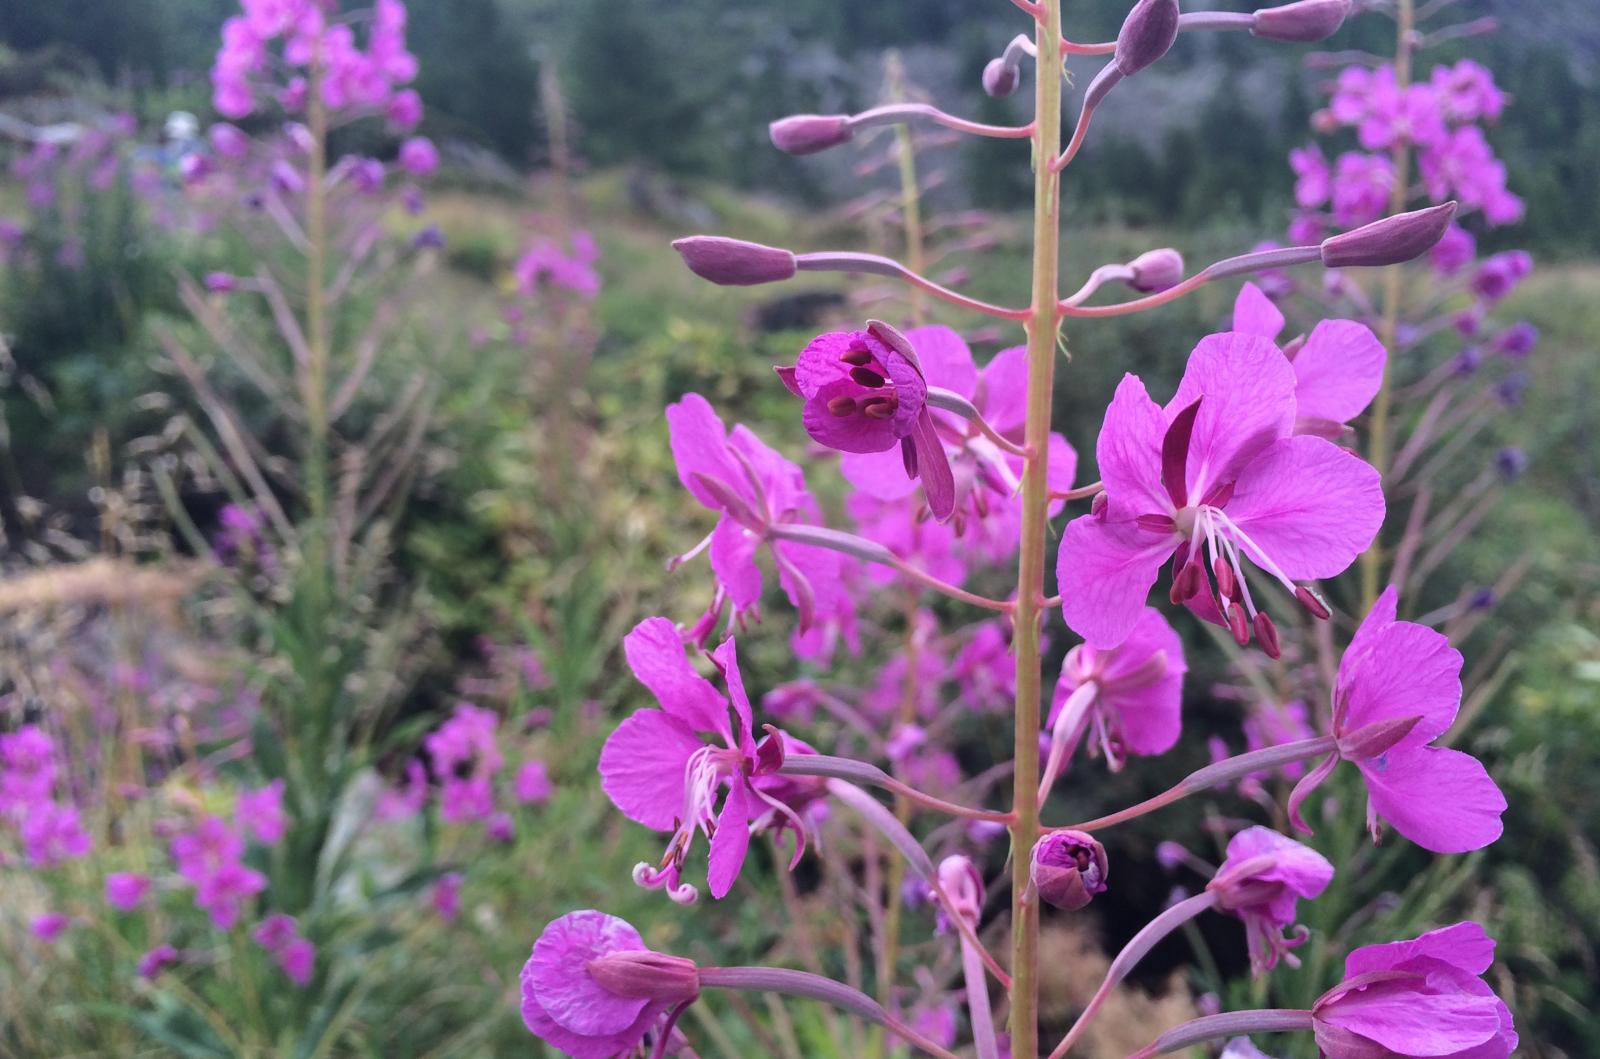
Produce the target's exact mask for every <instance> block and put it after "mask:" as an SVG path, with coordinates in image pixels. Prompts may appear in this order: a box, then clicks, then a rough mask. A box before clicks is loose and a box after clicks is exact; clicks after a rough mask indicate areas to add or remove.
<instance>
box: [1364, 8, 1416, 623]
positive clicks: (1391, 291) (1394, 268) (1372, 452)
mask: <svg viewBox="0 0 1600 1059" xmlns="http://www.w3.org/2000/svg"><path fill="white" fill-rule="evenodd" d="M1415 28H1416V10H1415V7H1414V0H1397V2H1396V6H1395V54H1394V79H1395V85H1396V87H1397V88H1398V90H1399V91H1400V92H1404V91H1405V90H1406V89H1407V88H1408V87H1409V86H1410V85H1411V34H1412V32H1413V31H1414V30H1415ZM1389 156H1390V161H1391V162H1392V163H1393V166H1394V188H1393V190H1392V191H1391V192H1390V195H1389V212H1390V213H1391V214H1395V213H1404V212H1405V208H1406V197H1407V193H1408V187H1407V185H1409V184H1410V182H1411V148H1410V146H1409V145H1408V144H1407V143H1406V141H1405V139H1404V138H1403V137H1397V138H1396V139H1395V142H1394V146H1393V148H1391V149H1390V152H1389ZM1404 275H1405V266H1403V265H1390V266H1389V267H1388V268H1387V269H1386V270H1385V271H1384V274H1383V320H1382V321H1381V322H1380V324H1379V326H1378V339H1379V341H1381V342H1382V343H1383V348H1384V349H1386V350H1388V351H1389V355H1388V356H1387V357H1386V358H1385V359H1384V364H1383V383H1382V385H1380V386H1379V387H1378V396H1377V399H1376V400H1374V401H1373V404H1372V425H1371V427H1370V436H1369V438H1368V443H1367V462H1369V463H1371V464H1372V466H1374V467H1376V468H1377V470H1378V473H1379V474H1387V473H1388V469H1389V466H1388V465H1389V448H1390V439H1389V427H1390V422H1389V420H1390V408H1391V406H1392V404H1393V402H1394V364H1395V360H1396V356H1395V354H1396V353H1397V352H1398V351H1397V350H1396V349H1395V339H1396V337H1397V336H1398V335H1399V333H1400V308H1401V301H1402V298H1403V296H1404V288H1403V286H1402V283H1401V280H1402V279H1403V277H1404ZM1381 541H1382V538H1381V535H1380V537H1379V538H1378V539H1375V540H1373V542H1372V546H1371V547H1370V548H1368V549H1367V550H1366V551H1365V552H1363V553H1362V555H1361V613H1363V614H1365V613H1366V612H1367V611H1369V610H1371V609H1372V603H1373V601H1374V600H1376V599H1377V598H1378V581H1379V576H1380V573H1381V569H1382V564H1383V545H1382V543H1381Z"/></svg>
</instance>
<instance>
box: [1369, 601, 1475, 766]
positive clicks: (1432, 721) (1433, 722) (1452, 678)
mask: <svg viewBox="0 0 1600 1059" xmlns="http://www.w3.org/2000/svg"><path fill="white" fill-rule="evenodd" d="M1365 659H1366V660H1365V661H1364V662H1363V663H1362V665H1361V666H1360V667H1359V669H1357V670H1356V671H1355V672H1352V673H1351V674H1350V677H1349V684H1348V685H1347V686H1346V690H1345V695H1346V701H1348V703H1349V707H1348V712H1347V713H1346V714H1345V719H1344V724H1343V728H1344V730H1345V731H1347V732H1350V731H1355V730H1356V729H1358V728H1362V727H1365V726H1366V725H1369V724H1374V723H1376V722H1378V721H1388V720H1394V719H1396V718H1401V717H1415V716H1420V717H1421V718H1422V720H1421V721H1419V722H1418V723H1417V726H1416V727H1415V728H1413V729H1412V730H1411V731H1410V733H1409V734H1407V735H1406V737H1405V738H1404V739H1402V740H1401V741H1400V742H1399V743H1397V744H1396V745H1395V746H1394V748H1393V749H1396V750H1404V749H1407V748H1409V747H1415V746H1423V745H1424V744H1427V743H1431V742H1433V741H1434V740H1435V739H1437V738H1439V736H1441V735H1443V734H1444V733H1445V730H1446V729H1448V728H1449V727H1450V725H1451V724H1452V723H1453V722H1454V721H1455V719H1456V711H1457V710H1458V709H1459V708H1460V706H1461V652H1459V651H1457V650H1456V649H1455V648H1453V647H1451V646H1450V641H1449V640H1448V639H1446V638H1445V636H1444V635H1443V634H1441V633H1438V632H1435V631H1434V630H1432V629H1430V628H1428V627H1427V626H1425V625H1417V624H1414V623H1412V622H1409V621H1400V622H1395V623H1394V624H1392V625H1387V626H1385V627H1384V628H1383V629H1382V630H1381V631H1379V632H1378V633H1376V634H1375V635H1374V636H1373V638H1372V640H1371V643H1370V653H1368V654H1367V655H1366V656H1365Z"/></svg>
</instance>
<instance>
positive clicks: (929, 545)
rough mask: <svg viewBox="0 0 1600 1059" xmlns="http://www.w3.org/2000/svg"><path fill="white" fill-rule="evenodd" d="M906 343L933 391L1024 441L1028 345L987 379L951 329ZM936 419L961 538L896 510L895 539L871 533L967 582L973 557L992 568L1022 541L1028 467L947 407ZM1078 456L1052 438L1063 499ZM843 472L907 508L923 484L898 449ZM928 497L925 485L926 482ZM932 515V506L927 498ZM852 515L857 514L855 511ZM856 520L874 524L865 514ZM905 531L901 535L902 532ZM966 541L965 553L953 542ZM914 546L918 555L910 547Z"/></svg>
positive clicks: (853, 459) (916, 335)
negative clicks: (964, 403) (955, 571)
mask: <svg viewBox="0 0 1600 1059" xmlns="http://www.w3.org/2000/svg"><path fill="white" fill-rule="evenodd" d="M906 338H907V340H908V341H909V342H910V344H911V345H913V346H915V347H916V349H917V354H918V359H919V361H920V363H921V369H922V373H923V377H924V378H925V379H926V381H927V383H928V385H931V386H937V387H939V388H940V389H943V390H948V391H950V392H951V393H953V394H955V395H957V396H958V397H962V398H965V399H966V400H968V401H970V402H972V404H973V406H974V407H975V408H976V409H977V410H978V412H979V414H980V415H982V416H983V418H984V420H985V421H986V422H987V423H988V424H989V426H990V427H991V428H992V429H993V430H994V432H995V433H997V434H999V435H1000V436H1001V437H1003V438H1005V439H1006V440H1007V441H1011V442H1014V443H1017V444H1021V442H1022V433H1023V425H1024V423H1025V421H1026V419H1027V406H1026V398H1027V392H1028V351H1027V349H1026V348H1024V347H1022V346H1017V347H1014V348H1012V349H1006V350H1002V351H1000V352H999V353H997V354H995V356H994V359H992V360H991V361H990V362H989V363H988V364H987V365H985V366H984V368H983V370H982V371H981V372H980V371H979V370H978V367H977V364H976V363H975V362H974V360H973V357H972V350H971V349H970V348H969V347H968V346H967V343H966V342H965V341H964V340H963V339H962V338H961V336H960V335H958V334H956V332H954V331H952V330H951V329H950V328H948V327H943V326H938V325H935V326H931V327H918V328H915V329H913V330H911V331H908V332H907V333H906ZM930 415H931V419H932V421H933V424H934V429H935V433H936V435H937V437H938V439H939V442H940V443H941V445H942V446H943V451H944V454H945V458H946V461H947V462H948V464H949V466H950V469H951V473H952V475H953V477H954V489H955V493H954V498H953V504H952V509H953V511H954V517H953V518H952V519H951V524H952V526H953V528H954V530H955V531H956V532H955V536H954V537H952V536H951V535H950V534H948V533H941V532H939V530H937V529H932V530H925V529H923V528H919V527H914V526H910V525H907V523H908V522H909V521H910V520H908V519H906V518H905V517H904V513H903V511H902V512H899V513H898V517H896V512H894V511H889V512H887V513H886V517H884V518H883V522H885V523H887V524H885V525H882V526H875V527H873V530H880V529H881V530H882V531H884V532H887V533H890V534H891V535H892V537H891V539H889V540H885V539H883V538H880V537H879V536H878V535H877V533H876V532H874V531H866V533H867V536H869V537H871V538H872V539H873V540H876V541H879V543H882V544H884V545H885V546H887V547H889V548H890V550H892V551H894V552H895V553H896V554H898V555H901V556H902V557H905V558H910V557H911V556H912V555H913V554H915V555H916V556H917V557H918V558H919V560H920V559H922V558H923V557H926V558H928V559H929V560H932V561H938V560H940V559H942V560H944V561H945V562H947V563H949V564H951V565H953V566H956V567H959V568H960V571H961V572H960V574H959V576H954V577H951V576H947V573H946V572H945V571H942V570H935V569H933V568H932V567H924V569H928V570H929V572H930V573H933V574H934V575H935V576H937V577H942V578H944V579H945V580H950V581H954V582H955V583H958V584H959V583H960V582H961V581H963V580H965V566H966V559H967V555H966V554H965V553H969V552H970V553H972V554H973V556H974V557H977V558H981V559H985V560H988V561H991V562H1004V561H1005V560H1007V559H1009V558H1011V556H1012V555H1014V554H1016V549H1017V541H1018V539H1019V537H1020V531H1021V526H1022V504H1021V501H1020V499H1019V495H1018V494H1019V492H1020V486H1021V481H1022V467H1023V461H1022V458H1021V457H1020V456H1015V455H1012V454H1011V453H1008V452H1005V451H1003V450H1002V449H1001V448H1000V447H999V446H997V445H996V444H995V443H994V442H993V441H991V440H990V439H989V438H987V437H985V436H984V434H983V432H982V431H981V430H980V429H979V428H978V426H977V425H976V424H974V423H972V422H969V421H968V420H966V419H963V418H962V417H960V416H958V415H955V414H954V413H951V412H946V411H943V410H939V409H936V410H932V411H931V413H930ZM1077 469H1078V454H1077V453H1076V452H1074V451H1073V449H1072V446H1071V445H1069V444H1067V440H1066V438H1064V437H1062V436H1061V435H1060V434H1051V435H1050V467H1049V482H1050V488H1051V490H1053V491H1056V492H1065V491H1067V490H1069V489H1071V488H1072V481H1073V478H1074V476H1075V475H1076V474H1077ZM839 470H840V473H842V474H843V475H844V477H845V480H846V481H848V482H849V483H850V484H851V485H853V486H855V487H856V489H858V490H860V491H861V492H862V493H864V494H867V495H869V496H871V497H874V498H876V499H878V500H882V501H888V502H891V503H894V502H898V501H902V500H904V499H905V498H907V497H908V496H910V495H911V493H912V492H913V491H914V490H915V488H916V487H915V484H914V483H912V482H911V480H910V479H909V478H907V477H906V473H905V469H904V466H903V462H902V459H901V456H900V454H898V453H895V452H893V451H886V452H874V453H849V452H847V453H846V454H845V455H844V457H843V458H842V459H841V460H840V463H839ZM923 493H924V496H926V494H927V486H926V483H924V487H923ZM928 506H929V508H930V509H931V508H932V506H933V505H932V502H931V501H929V504H928ZM1060 510H1061V503H1060V502H1059V501H1058V502H1056V503H1053V504H1052V505H1051V507H1050V514H1051V515H1055V514H1056V513H1058V512H1059V511H1060ZM852 514H856V511H855V510H854V508H852ZM858 521H862V522H866V521H867V520H866V519H862V518H860V516H858ZM896 524H898V525H899V527H900V528H899V529H898V531H897V530H896V529H895V525H896ZM956 538H960V539H961V541H962V546H961V547H956V545H955V540H956ZM913 542H914V543H915V544H916V545H917V547H915V548H914V549H912V548H907V547H906V546H907V545H909V544H912V543H913Z"/></svg>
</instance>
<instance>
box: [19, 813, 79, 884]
mask: <svg viewBox="0 0 1600 1059" xmlns="http://www.w3.org/2000/svg"><path fill="white" fill-rule="evenodd" d="M17 830H18V832H19V833H20V835H21V837H22V848H23V852H24V854H25V855H26V856H27V858H28V863H29V864H31V865H33V866H34V867H36V868H50V867H54V866H55V865H57V864H60V863H62V862H63V861H68V860H78V859H80V858H82V857H87V856H88V855H89V850H90V849H91V848H92V846H93V841H92V840H91V839H90V838H89V834H88V832H86V831H85V830H84V829H83V823H82V821H81V819H80V818H79V816H78V809H77V807H76V806H72V805H67V804H65V803H63V802H56V801H41V802H35V803H34V804H33V805H30V806H27V807H26V811H25V815H22V817H21V821H20V823H19V824H18V825H17Z"/></svg>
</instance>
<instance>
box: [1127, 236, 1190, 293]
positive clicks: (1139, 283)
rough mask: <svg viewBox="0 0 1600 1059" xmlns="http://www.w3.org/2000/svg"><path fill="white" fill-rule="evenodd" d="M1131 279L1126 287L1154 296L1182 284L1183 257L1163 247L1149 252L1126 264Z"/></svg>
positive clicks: (1167, 247)
mask: <svg viewBox="0 0 1600 1059" xmlns="http://www.w3.org/2000/svg"><path fill="white" fill-rule="evenodd" d="M1128 269H1129V271H1131V272H1132V273H1133V278H1132V279H1130V280H1128V286H1130V287H1132V288H1133V289H1134V290H1136V291H1142V292H1144V293H1146V294H1155V293H1157V292H1159V291H1164V290H1166V289H1167V288H1169V287H1176V286H1177V285H1178V284H1179V283H1181V282H1183V255H1182V254H1180V253H1178V252H1177V251H1176V250H1174V249H1172V248H1171V247H1170V246H1164V247H1162V248H1161V249H1159V250H1149V251H1146V252H1145V253H1143V254H1140V255H1139V256H1138V257H1136V258H1134V259H1133V260H1132V261H1130V262H1128Z"/></svg>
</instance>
